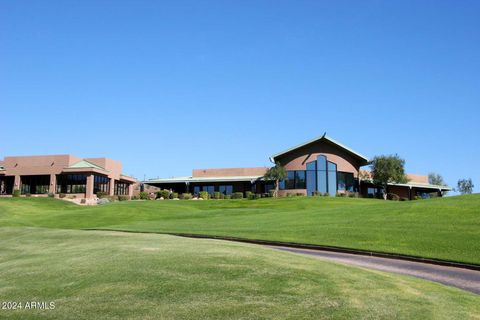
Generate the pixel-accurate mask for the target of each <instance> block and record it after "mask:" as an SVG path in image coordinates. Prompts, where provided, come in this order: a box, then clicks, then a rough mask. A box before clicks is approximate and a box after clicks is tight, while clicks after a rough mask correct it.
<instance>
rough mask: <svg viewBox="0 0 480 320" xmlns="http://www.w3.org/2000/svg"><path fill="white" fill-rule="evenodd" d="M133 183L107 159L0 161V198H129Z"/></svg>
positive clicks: (63, 157) (57, 157) (55, 157)
mask: <svg viewBox="0 0 480 320" xmlns="http://www.w3.org/2000/svg"><path fill="white" fill-rule="evenodd" d="M135 182H136V179H134V178H132V177H128V176H126V175H123V174H122V164H121V163H120V162H119V161H116V160H112V159H108V158H86V159H82V158H78V157H75V156H72V155H47V156H18V157H5V159H4V160H3V161H0V195H4V196H5V195H11V194H12V193H13V190H20V192H21V194H31V195H39V196H40V195H47V194H49V193H50V194H53V195H55V194H60V193H64V194H68V195H72V196H73V195H74V196H76V197H78V198H93V197H95V195H96V194H97V193H98V192H103V193H106V194H109V195H125V196H131V195H132V192H133V183H135Z"/></svg>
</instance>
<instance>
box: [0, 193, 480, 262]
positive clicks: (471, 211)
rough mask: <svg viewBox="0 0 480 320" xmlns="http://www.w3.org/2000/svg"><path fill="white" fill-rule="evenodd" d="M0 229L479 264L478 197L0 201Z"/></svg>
mask: <svg viewBox="0 0 480 320" xmlns="http://www.w3.org/2000/svg"><path fill="white" fill-rule="evenodd" d="M0 225H1V226H33V227H49V228H73V229H78V228H110V229H118V230H134V231H149V232H181V233H197V234H206V235H223V236H235V237H243V238H251V239H265V240H277V241H289V242H298V243H311V244H320V245H332V246H341V247H349V248H358V249H367V250H375V251H384V252H393V253H400V254H409V255H416V256H423V257H429V258H437V259H445V260H454V261H459V262H467V263H476V264H480V195H479V194H476V195H470V196H459V197H449V198H439V199H432V200H419V201H408V202H392V201H383V200H373V199H345V198H324V197H319V198H304V197H303V198H282V199H261V200H255V201H249V200H220V201H218V200H217V201H215V200H211V201H132V202H120V203H113V204H108V205H104V206H96V207H80V206H76V205H73V204H70V203H66V202H62V201H59V200H54V199H33V198H29V199H25V198H20V199H18V198H17V199H12V198H10V199H0Z"/></svg>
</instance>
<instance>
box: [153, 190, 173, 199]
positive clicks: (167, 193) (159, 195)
mask: <svg viewBox="0 0 480 320" xmlns="http://www.w3.org/2000/svg"><path fill="white" fill-rule="evenodd" d="M160 198H163V199H165V200H167V199H169V198H170V191H169V190H160V191H157V196H156V199H160Z"/></svg>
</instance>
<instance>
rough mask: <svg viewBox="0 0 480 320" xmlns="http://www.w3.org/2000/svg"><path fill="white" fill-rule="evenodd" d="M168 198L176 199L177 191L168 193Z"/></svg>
mask: <svg viewBox="0 0 480 320" xmlns="http://www.w3.org/2000/svg"><path fill="white" fill-rule="evenodd" d="M170 199H178V192H172V193H170Z"/></svg>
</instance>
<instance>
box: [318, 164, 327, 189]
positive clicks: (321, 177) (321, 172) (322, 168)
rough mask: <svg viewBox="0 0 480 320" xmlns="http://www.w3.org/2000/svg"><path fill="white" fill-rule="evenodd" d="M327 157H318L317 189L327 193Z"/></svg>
mask: <svg viewBox="0 0 480 320" xmlns="http://www.w3.org/2000/svg"><path fill="white" fill-rule="evenodd" d="M327 190H328V189H327V157H325V156H318V157H317V191H318V192H320V193H322V194H325V193H327Z"/></svg>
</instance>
